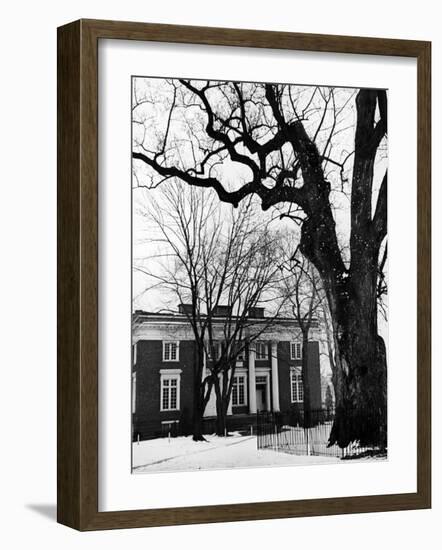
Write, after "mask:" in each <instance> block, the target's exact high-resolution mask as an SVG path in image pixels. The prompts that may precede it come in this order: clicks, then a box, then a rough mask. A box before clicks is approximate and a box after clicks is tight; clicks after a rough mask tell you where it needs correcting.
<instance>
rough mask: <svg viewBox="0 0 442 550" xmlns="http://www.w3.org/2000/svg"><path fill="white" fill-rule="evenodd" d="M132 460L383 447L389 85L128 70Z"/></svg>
mask: <svg viewBox="0 0 442 550" xmlns="http://www.w3.org/2000/svg"><path fill="white" fill-rule="evenodd" d="M132 159H133V161H132V170H133V173H132V208H133V211H132V220H133V224H132V236H133V242H132V251H133V258H132V270H133V275H132V277H133V279H132V281H133V294H132V299H133V303H132V308H133V314H132V367H131V376H132V447H133V448H132V472H133V473H135V474H139V473H149V472H163V471H167V472H171V471H183V470H184V471H191V470H201V469H225V468H236V467H259V466H267V467H271V466H280V465H297V464H299V465H310V464H311V465H314V464H324V463H337V462H341V463H342V462H344V461H350V460H380V459H386V458H387V333H388V330H387V322H388V301H387V296H388V293H387V278H388V277H387V275H388V261H387V168H388V140H387V90H381V89H354V88H337V87H330V86H321V85H297V84H280V83H276V84H275V83H259V82H233V81H232V82H229V81H217V80H210V81H206V80H204V81H202V80H187V79H181V78H179V79H178V78H171V79H166V78H149V77H143V76H136V77H133V78H132Z"/></svg>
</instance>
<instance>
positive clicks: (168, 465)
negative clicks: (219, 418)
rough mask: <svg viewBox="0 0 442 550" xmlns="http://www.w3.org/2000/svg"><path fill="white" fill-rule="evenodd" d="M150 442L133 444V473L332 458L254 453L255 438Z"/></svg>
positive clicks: (304, 462)
mask: <svg viewBox="0 0 442 550" xmlns="http://www.w3.org/2000/svg"><path fill="white" fill-rule="evenodd" d="M205 437H206V439H207V441H206V442H204V441H198V442H196V441H192V438H191V437H176V438H171V439H170V441H169V440H168V439H167V438H161V439H153V440H150V441H141V442H140V443H139V444H138V443H134V444H133V447H132V449H133V455H132V457H133V473H134V474H140V473H147V472H177V471H189V470H214V469H229V468H256V467H260V466H294V465H303V466H305V465H310V464H331V463H336V462H340V460H339V459H338V458H335V457H322V456H294V455H290V454H286V453H283V452H277V451H273V450H270V449H263V450H258V449H257V445H256V443H257V442H256V436H241V435H239V434H233V435H231V436H230V437H217V436H215V435H209V436H205Z"/></svg>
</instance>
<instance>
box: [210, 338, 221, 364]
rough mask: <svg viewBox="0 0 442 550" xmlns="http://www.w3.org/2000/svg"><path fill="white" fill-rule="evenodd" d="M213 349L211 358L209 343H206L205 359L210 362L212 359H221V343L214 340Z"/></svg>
mask: <svg viewBox="0 0 442 550" xmlns="http://www.w3.org/2000/svg"><path fill="white" fill-rule="evenodd" d="M213 347H214V350H215V357H213V358H212V350H211V349H210V343H209V342H208V343H207V359H209V361H212V359H213V360H214V361H216V360H217V359H219V358H220V357H221V342H217V341H216V340H214V341H213Z"/></svg>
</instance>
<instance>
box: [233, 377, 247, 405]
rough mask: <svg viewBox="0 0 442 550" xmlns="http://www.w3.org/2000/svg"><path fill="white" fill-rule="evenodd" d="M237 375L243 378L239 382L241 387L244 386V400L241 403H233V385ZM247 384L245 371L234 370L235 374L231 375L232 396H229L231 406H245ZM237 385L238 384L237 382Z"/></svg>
mask: <svg viewBox="0 0 442 550" xmlns="http://www.w3.org/2000/svg"><path fill="white" fill-rule="evenodd" d="M239 376H241V378H243V379H244V381H243V383H242V384H241V385H242V386H243V387H244V402H243V403H237V404H236V405H235V403H234V402H233V387H234V386H235V378H238V377H239ZM247 384H248V380H247V372H245V371H243V372H236V371H235V374H234V375H233V387H232V398H231V401H232V407H246V406H247V405H248V399H247V387H248V386H247ZM237 386H239V384H237ZM238 396H239V390H238Z"/></svg>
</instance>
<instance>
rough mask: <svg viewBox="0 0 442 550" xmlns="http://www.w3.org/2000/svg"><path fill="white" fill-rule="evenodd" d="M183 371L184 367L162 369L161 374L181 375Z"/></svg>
mask: <svg viewBox="0 0 442 550" xmlns="http://www.w3.org/2000/svg"><path fill="white" fill-rule="evenodd" d="M182 372H183V370H182V369H160V374H161V376H167V375H169V374H170V375H174V376H176V375H180V374H181V373H182Z"/></svg>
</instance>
